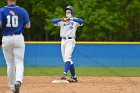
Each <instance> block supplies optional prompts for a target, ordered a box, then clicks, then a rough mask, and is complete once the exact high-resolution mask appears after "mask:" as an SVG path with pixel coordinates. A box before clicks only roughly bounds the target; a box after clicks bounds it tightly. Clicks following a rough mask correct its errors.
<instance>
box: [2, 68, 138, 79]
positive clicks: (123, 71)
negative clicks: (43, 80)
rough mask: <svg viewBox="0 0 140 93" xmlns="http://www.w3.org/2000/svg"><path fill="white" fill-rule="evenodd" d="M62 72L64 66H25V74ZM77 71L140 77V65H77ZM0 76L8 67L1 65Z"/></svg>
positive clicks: (100, 74) (85, 74)
mask: <svg viewBox="0 0 140 93" xmlns="http://www.w3.org/2000/svg"><path fill="white" fill-rule="evenodd" d="M62 72H63V67H25V76H60V75H62ZM76 73H77V75H78V76H129V77H139V76H140V67H76ZM69 74H70V73H69ZM0 76H6V67H0Z"/></svg>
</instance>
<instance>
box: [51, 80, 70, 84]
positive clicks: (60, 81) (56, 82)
mask: <svg viewBox="0 0 140 93" xmlns="http://www.w3.org/2000/svg"><path fill="white" fill-rule="evenodd" d="M52 83H55V84H59V83H63V84H64V83H69V81H67V80H53V81H52Z"/></svg>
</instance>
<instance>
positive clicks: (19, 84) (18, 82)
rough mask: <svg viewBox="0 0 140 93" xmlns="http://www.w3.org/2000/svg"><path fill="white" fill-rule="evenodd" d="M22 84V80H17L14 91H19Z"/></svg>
mask: <svg viewBox="0 0 140 93" xmlns="http://www.w3.org/2000/svg"><path fill="white" fill-rule="evenodd" d="M20 86H21V82H20V81H16V83H15V91H14V92H13V93H19V89H20Z"/></svg>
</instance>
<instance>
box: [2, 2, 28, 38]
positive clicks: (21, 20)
mask: <svg viewBox="0 0 140 93" xmlns="http://www.w3.org/2000/svg"><path fill="white" fill-rule="evenodd" d="M0 22H1V24H2V34H3V35H4V36H6V35H12V34H20V33H22V32H23V30H24V26H25V25H28V24H30V19H29V15H28V13H27V11H26V10H25V9H24V8H21V7H19V6H17V5H14V4H11V5H7V6H5V7H3V8H1V9H0Z"/></svg>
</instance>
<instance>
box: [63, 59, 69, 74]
mask: <svg viewBox="0 0 140 93" xmlns="http://www.w3.org/2000/svg"><path fill="white" fill-rule="evenodd" d="M69 68H70V61H67V62H65V66H64V73H66V74H67V73H68V71H69Z"/></svg>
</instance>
